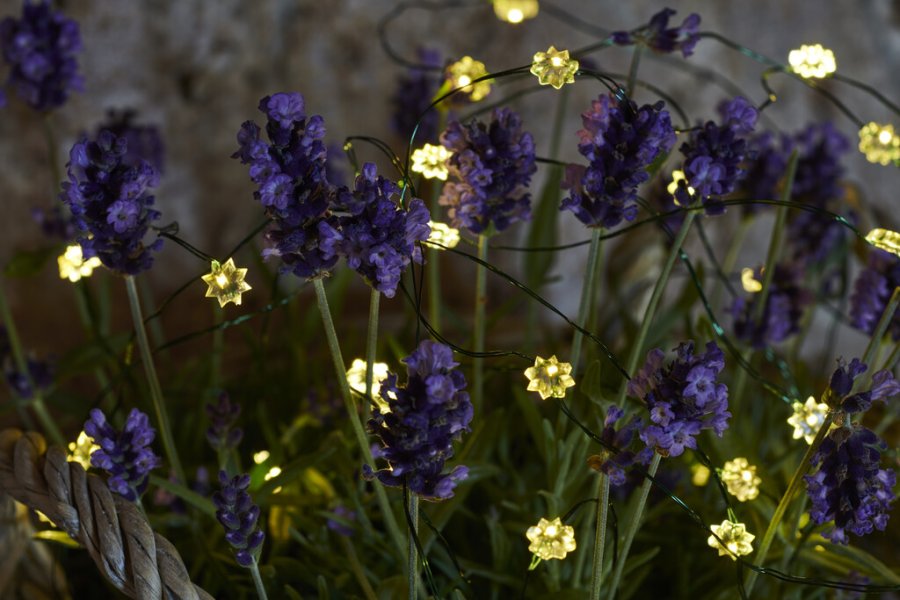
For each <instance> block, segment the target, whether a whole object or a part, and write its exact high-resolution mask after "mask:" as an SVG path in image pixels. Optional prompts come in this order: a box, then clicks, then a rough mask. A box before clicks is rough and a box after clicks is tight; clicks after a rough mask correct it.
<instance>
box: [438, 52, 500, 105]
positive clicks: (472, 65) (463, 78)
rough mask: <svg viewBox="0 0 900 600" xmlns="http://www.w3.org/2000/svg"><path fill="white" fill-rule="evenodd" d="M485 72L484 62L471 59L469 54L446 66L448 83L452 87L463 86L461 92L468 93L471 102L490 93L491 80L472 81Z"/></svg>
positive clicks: (482, 75)
mask: <svg viewBox="0 0 900 600" xmlns="http://www.w3.org/2000/svg"><path fill="white" fill-rule="evenodd" d="M487 74H488V72H487V69H486V68H485V66H484V63H483V62H481V61H480V60H475V59H473V58H472V57H471V56H463V57H462V58H461V59H459V60H458V61H456V62H455V63H453V64H452V65H450V66H449V67H447V79H448V80H449V81H450V85H451V86H452V87H453V89H456V88H464V89H463V90H462V92H463V93H464V94H468V95H469V98H470V99H471V100H472V102H478V101H479V100H481V99H482V98H484V97H485V96H487V95H488V94H490V93H491V81H490V80H489V79H485V80H483V81H479V82H477V83H472V82H473V81H475V80H476V79H478V78H480V77H484V76H485V75H487Z"/></svg>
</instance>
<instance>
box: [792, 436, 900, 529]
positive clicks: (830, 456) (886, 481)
mask: <svg viewBox="0 0 900 600" xmlns="http://www.w3.org/2000/svg"><path fill="white" fill-rule="evenodd" d="M886 449H887V445H886V444H885V443H884V441H883V440H881V439H880V438H879V437H878V436H877V435H875V433H873V432H872V431H870V430H868V429H866V428H865V427H862V426H860V425H853V426H851V427H839V428H837V429H834V430H833V431H831V432H829V433H828V435H827V436H826V437H825V440H824V441H823V442H822V445H821V446H820V447H819V449H818V450H817V451H816V453H815V454H814V455H813V457H812V459H811V461H810V463H811V465H812V467H813V468H817V470H816V471H815V472H814V473H812V474H810V475H806V476H805V477H804V479H805V480H806V491H807V494H808V495H809V499H810V503H811V507H810V510H809V516H810V519H811V520H812V521H813V522H814V523H816V524H819V525H822V524H824V523H828V522H829V521H833V522H834V525H833V527H831V528H830V529H828V530H827V531H825V532H824V533H823V534H822V535H823V536H824V537H826V538H828V539H830V540H831V541H832V542H834V543H836V544H847V542H848V541H849V538H848V534H849V533H852V534H853V535H866V534H868V533H871V532H872V531H873V530H874V529H878V530H879V531H884V529H885V527H886V526H887V520H888V517H889V514H888V513H889V511H890V507H891V503H892V502H893V501H894V499H895V495H894V492H893V488H894V485H895V484H896V482H897V475H896V473H895V472H894V471H893V469H882V468H880V466H879V463H880V462H881V453H882V452H884V451H885V450H886Z"/></svg>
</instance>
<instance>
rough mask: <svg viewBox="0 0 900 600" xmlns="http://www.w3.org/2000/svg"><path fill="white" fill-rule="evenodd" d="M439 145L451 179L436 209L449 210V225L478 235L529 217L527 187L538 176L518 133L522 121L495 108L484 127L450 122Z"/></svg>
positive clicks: (530, 149)
mask: <svg viewBox="0 0 900 600" xmlns="http://www.w3.org/2000/svg"><path fill="white" fill-rule="evenodd" d="M441 144H443V146H444V147H445V148H447V149H448V150H450V151H452V152H453V155H452V156H451V157H450V161H449V171H450V174H451V175H452V176H453V177H454V178H455V179H456V181H454V182H448V183H446V184H445V185H444V190H443V192H442V194H441V197H440V200H439V203H440V204H441V205H442V206H447V207H449V210H448V215H449V216H450V219H451V222H452V225H453V226H454V227H457V228H460V227H465V228H466V229H468V230H469V231H471V232H472V233H482V232H484V231H486V230H487V229H489V228H490V227H491V226H493V227H494V228H495V229H496V230H497V231H503V230H504V229H506V228H507V227H509V225H510V224H512V223H515V222H516V221H524V220H527V219H529V218H530V217H531V194H530V193H529V192H528V184H529V183H530V182H531V175H532V174H533V173H534V172H535V171H536V170H537V167H535V164H534V140H533V139H532V137H531V134H530V133H527V132H524V131H522V120H521V118H520V117H519V115H517V114H516V113H514V112H513V111H511V110H510V109H508V108H497V109H494V112H493V113H492V117H491V122H490V124H489V125H485V124H484V123H481V122H479V121H477V120H474V119H473V120H472V121H471V122H470V123H468V124H467V125H462V124H460V123H459V121H451V123H450V124H449V125H448V126H447V129H446V130H445V131H444V132H443V133H442V134H441Z"/></svg>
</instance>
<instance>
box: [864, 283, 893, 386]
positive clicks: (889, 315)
mask: <svg viewBox="0 0 900 600" xmlns="http://www.w3.org/2000/svg"><path fill="white" fill-rule="evenodd" d="M898 304H900V287H896V288H894V293H893V294H891V299H890V300H888V303H887V306H885V307H884V312H882V313H881V318H880V319H878V324H877V325H876V326H875V330H874V331H872V337H870V338H869V344H868V345H867V346H866V351H865V353H863V357H862V361H863V362H864V363H865V364H867V365H869V366H870V367H871V364H870V363H871V362H872V359H873V358H875V352H876V351H877V350H878V346H879V345H880V344H881V340H882V339H883V338H884V334H885V332H887V329H888V327H889V326H890V324H891V321H893V320H894V313H895V312H896V311H897V305H898ZM868 371H869V373H870V374H871V373H872V369H871V368H870V369H869V370H868Z"/></svg>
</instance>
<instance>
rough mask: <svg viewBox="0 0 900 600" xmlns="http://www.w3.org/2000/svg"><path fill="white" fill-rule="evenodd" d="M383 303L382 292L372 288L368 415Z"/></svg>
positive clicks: (367, 376) (367, 334) (367, 347)
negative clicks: (379, 313)
mask: <svg viewBox="0 0 900 600" xmlns="http://www.w3.org/2000/svg"><path fill="white" fill-rule="evenodd" d="M380 304H381V293H380V292H378V290H376V289H375V288H372V295H371V296H370V297H369V325H368V328H367V329H366V398H368V399H369V400H368V402H369V403H370V405H369V406H368V407H367V409H366V410H365V411H363V414H366V415H368V414H369V412H370V411H371V410H372V406H371V402H372V401H373V400H374V398H372V387H373V381H374V380H375V353H376V351H377V348H378V308H379V306H380Z"/></svg>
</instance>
